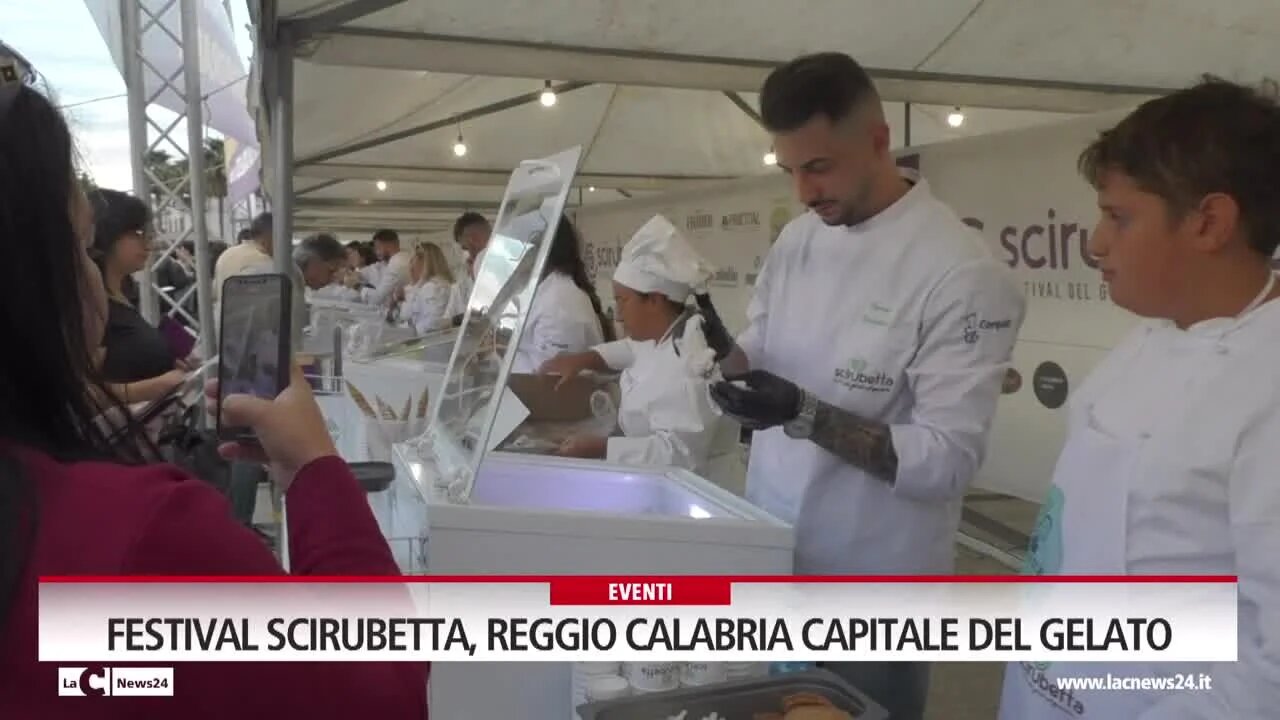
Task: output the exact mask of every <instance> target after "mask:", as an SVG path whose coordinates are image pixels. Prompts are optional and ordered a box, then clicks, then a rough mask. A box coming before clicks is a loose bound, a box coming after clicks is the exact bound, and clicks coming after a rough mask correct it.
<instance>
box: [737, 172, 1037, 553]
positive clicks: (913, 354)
mask: <svg viewBox="0 0 1280 720" xmlns="http://www.w3.org/2000/svg"><path fill="white" fill-rule="evenodd" d="M909 177H910V176H909ZM1024 313H1025V299H1024V298H1023V296H1022V293H1021V291H1020V289H1019V288H1018V285H1017V284H1016V282H1015V281H1014V279H1013V278H1012V275H1011V274H1010V272H1009V270H1008V268H1007V267H1005V266H1003V265H1001V264H1000V263H999V262H997V261H996V260H995V259H994V258H993V257H992V255H991V253H990V252H989V250H988V249H987V247H986V245H985V243H984V241H983V240H982V238H981V237H979V236H978V235H977V234H976V233H975V232H974V231H973V230H972V229H971V228H969V227H968V226H966V225H965V224H964V223H963V222H961V221H960V219H959V218H958V217H957V216H956V215H955V213H954V212H952V211H951V209H950V208H948V207H947V206H946V205H944V204H943V203H942V202H940V201H939V200H937V199H936V198H935V197H934V196H933V194H932V193H931V192H930V190H929V187H928V184H927V183H926V182H924V181H923V180H917V181H916V184H915V185H914V187H912V188H911V189H910V191H908V192H907V193H906V194H905V195H904V196H903V197H902V198H900V199H899V200H898V201H897V202H896V203H894V204H893V205H891V206H890V207H888V208H887V209H885V210H884V211H883V212H881V213H879V214H878V215H876V216H875V217H873V218H871V219H869V220H867V221H865V222H863V223H861V224H859V225H856V226H853V227H844V226H837V227H830V226H827V225H826V224H824V223H823V222H822V220H821V219H819V218H818V216H817V215H815V214H813V213H812V212H809V213H806V214H804V215H802V216H800V217H798V218H796V219H794V220H792V221H791V222H790V223H788V224H787V226H786V227H785V228H784V229H783V231H782V233H781V235H780V236H779V237H778V240H777V242H776V243H775V245H774V247H773V248H772V250H771V251H770V253H769V256H768V257H767V259H766V261H765V263H764V266H763V268H762V269H761V272H760V276H759V278H758V279H757V282H756V287H755V292H754V294H753V296H752V299H751V302H750V304H749V305H748V309H747V316H748V317H747V320H748V326H747V329H746V330H745V331H744V332H743V334H742V336H741V337H739V338H738V344H739V346H740V347H741V348H742V349H743V350H744V351H745V352H746V354H747V358H748V360H749V361H750V364H751V367H752V368H758V369H763V370H768V371H770V372H773V373H775V374H777V375H779V376H781V377H784V378H786V379H788V380H791V381H792V382H795V383H796V384H798V385H799V386H801V387H803V388H804V389H806V390H808V391H809V392H811V393H813V394H814V395H816V396H817V397H818V398H819V399H820V400H822V401H824V402H827V403H830V404H834V405H836V406H838V407H840V408H842V409H845V410H848V411H850V412H852V413H855V414H857V415H858V416H860V417H863V418H866V419H869V420H876V421H879V422H884V423H888V424H889V425H890V428H891V431H892V435H893V444H894V447H895V449H896V451H897V455H898V473H897V478H896V480H895V482H894V483H893V484H890V483H887V482H885V481H883V480H880V479H878V478H876V477H874V476H872V475H871V474H869V473H866V472H864V471H862V470H860V469H858V468H857V467H855V466H854V465H852V464H850V463H849V462H847V461H845V460H843V459H841V458H839V457H837V456H836V455H834V454H832V453H829V452H827V451H826V450H824V449H822V448H820V447H818V446H817V445H816V444H814V443H812V442H810V441H808V440H793V439H791V438H789V437H787V436H786V435H785V434H784V432H783V429H782V428H781V427H775V428H772V429H769V430H766V431H762V432H757V433H755V435H754V437H753V438H752V443H751V458H750V463H749V465H748V471H747V497H748V498H749V499H750V500H752V501H753V502H755V503H756V504H757V505H759V506H761V507H763V508H764V509H766V510H768V511H770V512H771V513H773V514H775V515H776V516H778V517H780V518H781V519H782V520H785V521H787V522H792V523H794V525H795V528H796V556H795V570H796V572H797V573H813V574H833V573H834V574H840V573H850V574H856V573H870V574H875V573H886V574H888V573H923V574H929V573H943V572H950V571H951V570H952V569H953V567H954V561H955V557H954V547H953V543H954V536H955V533H956V530H957V529H958V527H959V518H960V503H961V498H962V496H963V495H964V492H965V490H966V488H967V487H968V485H969V482H970V480H971V479H972V477H973V475H974V473H975V472H976V471H977V469H978V467H979V466H980V465H981V464H982V460H983V456H984V452H985V446H986V440H987V434H988V431H989V430H990V427H991V420H992V416H993V415H994V413H995V406H996V401H997V399H998V396H999V394H1000V385H1001V380H1002V378H1003V377H1004V374H1005V371H1006V369H1007V368H1008V366H1009V361H1010V355H1011V354H1012V349H1013V344H1014V340H1015V336H1016V334H1017V332H1018V330H1019V329H1020V328H1021V325H1022V320H1023V316H1024Z"/></svg>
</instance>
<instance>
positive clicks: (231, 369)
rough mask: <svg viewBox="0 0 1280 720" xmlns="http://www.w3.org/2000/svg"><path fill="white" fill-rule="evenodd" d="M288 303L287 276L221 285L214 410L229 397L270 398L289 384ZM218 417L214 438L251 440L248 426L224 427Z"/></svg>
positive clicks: (242, 277) (236, 279)
mask: <svg viewBox="0 0 1280 720" xmlns="http://www.w3.org/2000/svg"><path fill="white" fill-rule="evenodd" d="M292 301H293V293H292V286H291V282H290V279H289V277H288V276H287V275H282V274H261V275H235V276H232V277H229V278H227V281H226V282H225V283H223V286H222V323H221V325H220V327H221V335H220V337H219V342H218V357H219V358H220V359H221V361H220V362H219V364H218V385H217V387H218V396H217V398H216V403H217V405H216V406H217V407H219V408H221V407H223V400H224V398H225V397H227V396H229V395H250V396H253V397H256V398H260V399H264V400H272V399H274V398H275V397H276V396H277V395H279V394H280V393H281V392H283V391H284V389H285V388H286V387H288V386H289V377H290V369H291V368H292V366H293V357H292V344H291V343H290V337H291V335H292V333H291V332H290V329H291V326H290V323H291V319H292V315H293V313H292ZM224 415H225V413H219V415H218V437H219V438H220V439H223V440H252V439H253V438H254V434H253V430H252V428H251V427H249V426H245V425H228V424H226V423H225V422H224V417H223V416H224Z"/></svg>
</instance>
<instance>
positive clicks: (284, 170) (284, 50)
mask: <svg viewBox="0 0 1280 720" xmlns="http://www.w3.org/2000/svg"><path fill="white" fill-rule="evenodd" d="M290 40H291V34H290V30H289V27H288V26H287V25H282V26H281V27H280V30H279V33H278V34H277V35H276V37H275V42H274V43H272V45H271V47H270V49H269V50H268V52H270V53H271V59H272V60H273V61H274V66H275V80H276V82H275V97H274V98H272V109H273V110H274V112H272V113H271V114H272V124H271V135H272V138H271V150H272V157H271V160H272V166H273V169H274V175H275V187H274V188H272V190H273V191H272V193H271V210H272V228H271V229H272V235H273V237H274V241H273V243H272V255H273V256H274V259H275V268H276V272H279V273H284V274H286V275H289V276H290V277H292V276H293V274H292V273H291V272H290V269H289V263H291V262H293V257H292V255H293V44H292V43H291V42H290Z"/></svg>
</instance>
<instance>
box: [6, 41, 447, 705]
mask: <svg viewBox="0 0 1280 720" xmlns="http://www.w3.org/2000/svg"><path fill="white" fill-rule="evenodd" d="M28 68H29V66H28V65H27V64H26V63H25V62H24V61H22V59H21V58H20V57H18V56H17V54H16V53H15V52H13V51H12V50H10V49H8V48H7V47H6V46H4V45H3V44H2V43H0V250H2V251H3V253H4V255H5V257H6V258H7V259H8V260H9V261H10V262H12V263H13V267H14V268H18V269H20V270H21V272H15V273H13V275H12V277H10V278H9V279H8V280H7V281H6V282H4V283H0V336H3V337H4V338H5V342H6V346H7V351H6V352H3V353H0V667H2V668H4V672H3V673H0V717H3V718H65V717H71V716H74V717H76V718H84V719H86V720H94V719H97V718H121V717H158V716H164V717H183V718H222V717H237V718H263V719H267V718H286V717H309V718H340V717H341V718H348V717H356V716H360V717H370V718H403V719H405V720H408V719H409V718H414V719H415V720H419V719H421V718H423V717H425V716H426V677H425V669H424V667H423V666H422V665H414V664H399V665H389V664H364V663H346V664H336V663H335V664H329V663H297V664H288V663H210V664H203V665H201V664H186V665H179V666H178V667H177V668H175V682H176V684H177V686H179V687H180V688H181V690H179V691H178V692H177V694H176V695H175V696H174V697H172V698H165V700H164V702H163V707H161V705H157V704H156V703H155V701H154V700H153V699H151V698H113V699H111V700H109V701H107V702H102V703H95V702H92V701H90V702H84V703H76V702H70V706H74V707H71V708H70V709H68V707H69V705H68V701H67V700H66V699H65V698H59V697H58V694H59V693H58V668H57V665H56V664H53V663H40V662H38V652H37V645H38V642H37V628H38V625H39V623H38V622H37V606H38V599H37V578H39V577H41V576H49V575H185V576H196V575H228V574H229V575H244V576H265V575H280V574H283V573H284V571H283V570H282V569H281V568H280V565H279V564H278V563H277V562H276V559H275V558H274V557H273V556H272V554H271V553H270V551H269V550H268V549H267V547H266V546H265V545H264V544H263V543H262V541H261V540H259V539H258V537H257V536H255V535H254V534H253V532H252V531H250V530H248V529H246V528H244V527H242V526H240V525H239V524H238V523H236V522H235V521H234V520H233V519H232V517H231V513H230V512H229V510H228V508H227V504H226V501H225V500H224V499H223V498H222V497H220V496H219V495H218V494H217V492H216V491H215V490H213V489H212V488H211V487H209V486H208V485H206V484H205V483H203V482H200V481H197V480H195V479H193V478H191V477H188V476H186V475H184V474H183V473H182V472H180V471H178V470H177V469H175V468H173V467H172V466H167V465H151V466H148V465H142V464H139V463H138V458H137V457H136V456H130V455H126V454H125V453H127V452H130V451H129V450H128V448H129V447H130V446H131V444H116V445H113V444H112V443H110V442H109V441H108V439H107V438H106V437H105V436H104V432H103V431H102V430H101V429H100V428H99V427H98V426H97V425H96V424H95V422H94V419H95V418H96V417H97V416H98V415H100V414H101V413H102V411H103V410H104V409H105V408H104V407H103V405H104V404H105V402H106V400H105V399H106V398H110V397H111V394H110V393H108V392H104V390H103V388H102V384H101V380H100V378H99V377H98V376H97V373H96V371H95V368H94V359H93V357H92V355H93V353H92V351H93V349H94V348H97V347H98V345H99V344H100V343H101V342H102V335H103V330H104V327H105V325H106V319H107V299H106V292H105V291H104V289H103V284H102V278H101V275H100V274H99V273H98V271H97V270H96V269H95V268H94V267H93V265H92V263H91V262H90V260H89V257H88V254H87V250H88V249H89V246H90V244H91V242H92V239H93V221H92V216H91V209H90V206H89V202H88V200H87V198H86V197H85V196H84V194H83V192H82V191H81V190H80V187H79V185H78V184H77V183H76V182H75V172H74V166H73V161H72V144H71V136H70V134H69V132H68V130H67V125H66V123H65V122H64V120H63V118H62V117H61V115H60V114H59V113H58V111H57V110H56V109H55V108H54V106H53V104H52V103H51V102H50V101H49V100H48V99H46V98H45V97H44V96H43V95H41V94H40V93H39V92H37V91H36V90H35V89H33V87H31V85H33V84H34V81H33V80H32V78H34V74H33V73H32V72H31V71H30V70H29V69H28ZM15 79H16V80H17V81H16V82H14V80H15ZM95 391H96V392H95ZM218 410H219V411H220V412H221V414H222V417H223V419H224V420H225V421H226V422H227V423H229V424H231V425H237V426H248V427H251V428H253V430H254V432H255V433H256V436H257V438H258V441H259V446H258V448H257V449H250V448H249V447H248V446H242V445H238V444H229V445H226V446H224V447H223V448H221V450H222V452H223V453H224V454H225V455H226V456H229V457H239V458H242V459H251V460H257V461H260V462H267V461H268V460H269V461H270V462H271V463H272V467H273V468H275V470H276V480H277V481H278V482H280V484H281V486H282V489H283V492H284V493H285V497H286V498H287V502H288V507H289V552H290V556H291V558H292V562H293V567H295V568H302V569H303V572H305V573H308V574H320V575H336V574H357V575H394V574H397V570H396V566H395V562H394V561H393V559H392V557H391V552H390V550H389V549H388V548H387V544H386V541H385V540H383V538H382V536H381V534H380V533H379V530H378V527H377V524H376V522H375V521H374V519H373V516H372V514H371V512H370V511H369V509H368V503H367V502H366V501H365V497H364V492H363V490H362V489H361V488H360V486H359V484H358V483H357V482H356V480H355V478H354V477H353V476H352V475H351V471H350V470H349V469H348V468H347V466H346V464H345V463H344V462H343V461H342V460H341V459H339V458H338V457H337V456H336V454H335V452H334V448H333V442H332V439H331V438H330V437H329V434H328V431H327V429H326V427H325V422H324V419H323V417H322V416H321V415H320V411H319V409H318V408H317V407H316V403H315V399H314V398H313V397H312V395H311V392H310V390H309V389H308V387H307V384H306V381H305V380H304V379H303V378H302V375H301V373H300V372H295V374H294V379H293V383H292V384H291V385H290V386H289V387H288V388H287V389H286V390H285V391H284V392H283V393H281V394H280V396H279V397H277V398H276V399H275V400H273V401H272V400H262V399H259V398H253V397H248V396H234V395H233V396H230V397H228V398H226V400H225V401H224V403H223V404H222V406H221V407H220V408H218Z"/></svg>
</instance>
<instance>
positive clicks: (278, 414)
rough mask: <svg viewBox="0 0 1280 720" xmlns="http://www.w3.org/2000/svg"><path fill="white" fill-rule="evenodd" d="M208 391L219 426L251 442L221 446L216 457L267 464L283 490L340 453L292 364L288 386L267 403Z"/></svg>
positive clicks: (213, 386)
mask: <svg viewBox="0 0 1280 720" xmlns="http://www.w3.org/2000/svg"><path fill="white" fill-rule="evenodd" d="M206 392H207V394H208V397H209V399H210V401H214V402H218V405H217V407H218V408H219V409H220V412H219V413H218V422H219V425H220V426H222V425H226V426H227V427H243V428H249V429H251V432H250V434H248V435H247V436H246V437H251V438H252V440H248V439H239V440H237V441H234V442H224V443H222V444H221V445H220V446H219V447H218V452H219V454H221V455H222V456H223V457H225V458H227V459H229V460H243V461H247V462H258V463H263V464H269V465H270V466H271V467H272V470H273V476H274V477H275V479H276V482H277V483H279V484H280V487H281V490H287V489H288V487H289V484H290V483H292V482H293V478H294V475H296V474H297V473H298V471H299V470H301V469H302V468H304V467H306V466H307V464H309V463H311V462H313V461H315V460H318V459H320V458H322V457H328V456H331V455H337V454H338V451H337V449H336V448H335V447H334V444H333V438H332V436H330V435H329V427H328V424H327V423H325V420H324V415H323V414H322V413H321V412H320V406H319V405H317V404H316V400H315V396H314V395H312V393H311V386H310V385H309V384H308V383H307V380H306V378H305V377H303V374H302V369H301V368H299V367H297V366H296V365H295V366H293V368H292V374H291V375H290V377H289V384H288V386H287V387H286V388H285V389H284V391H283V392H281V393H280V394H279V395H278V396H276V397H275V398H274V399H271V400H267V399H264V398H259V397H253V396H252V395H234V394H228V395H226V396H225V398H224V396H223V393H222V392H221V387H220V383H210V385H209V386H208V388H207V389H206Z"/></svg>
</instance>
